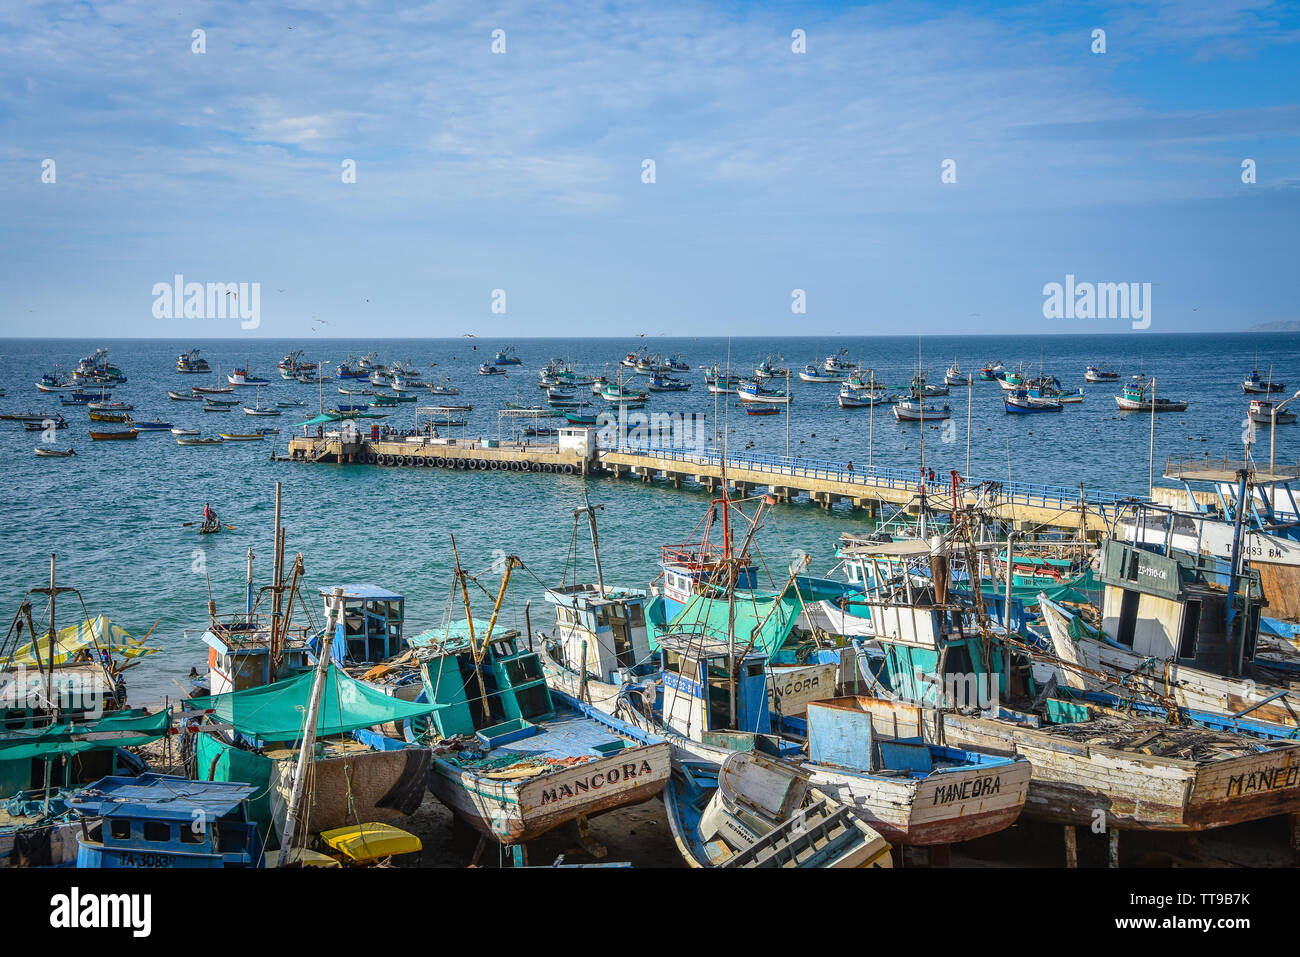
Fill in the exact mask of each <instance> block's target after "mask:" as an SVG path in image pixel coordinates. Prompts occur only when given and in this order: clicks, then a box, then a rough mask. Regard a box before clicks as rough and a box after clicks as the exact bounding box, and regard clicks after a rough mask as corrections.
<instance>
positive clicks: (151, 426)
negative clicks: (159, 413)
mask: <svg viewBox="0 0 1300 957" xmlns="http://www.w3.org/2000/svg"><path fill="white" fill-rule="evenodd" d="M131 427H132V428H133V429H135V430H136V431H137V432H166V431H167V430H168V429H170V428H171V427H172V424H171V423H170V422H138V421H137V422H132V423H131Z"/></svg>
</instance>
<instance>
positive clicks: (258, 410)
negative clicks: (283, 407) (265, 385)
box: [244, 388, 281, 415]
mask: <svg viewBox="0 0 1300 957" xmlns="http://www.w3.org/2000/svg"><path fill="white" fill-rule="evenodd" d="M280 414H281V413H280V410H279V409H277V408H276V407H275V406H273V405H262V390H261V389H260V388H259V389H258V390H257V400H256V401H255V402H254V403H253V405H251V406H247V405H246V406H244V415H280Z"/></svg>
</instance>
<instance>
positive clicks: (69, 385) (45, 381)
mask: <svg viewBox="0 0 1300 957" xmlns="http://www.w3.org/2000/svg"><path fill="white" fill-rule="evenodd" d="M80 388H81V386H80V385H79V384H77V383H76V382H74V381H73V380H72V379H69V378H62V377H60V376H59V371H58V368H57V367H56V368H55V370H54V371H53V372H47V373H45V374H44V375H43V376H41V379H40V381H39V382H37V383H36V389H37V391H38V392H73V391H75V390H77V389H80Z"/></svg>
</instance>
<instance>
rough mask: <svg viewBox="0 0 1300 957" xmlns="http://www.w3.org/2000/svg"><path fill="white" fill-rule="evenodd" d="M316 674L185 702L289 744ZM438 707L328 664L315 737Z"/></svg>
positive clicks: (299, 724) (300, 725) (249, 731)
mask: <svg viewBox="0 0 1300 957" xmlns="http://www.w3.org/2000/svg"><path fill="white" fill-rule="evenodd" d="M315 680H316V672H315V671H307V672H304V673H303V674H301V675H299V676H298V677H296V678H289V679H288V680H286V681H277V682H275V683H274V684H269V685H264V686H262V687H260V688H248V689H245V690H244V691H229V692H227V693H225V694H218V695H208V696H207V697H203V698H187V699H185V701H184V702H183V704H184V706H185V708H186V709H187V710H193V711H211V712H212V716H213V718H214V719H215V720H216V721H219V722H224V723H227V724H231V725H233V726H234V728H235V730H237V731H239V732H241V733H242V734H247V735H250V736H252V737H256V738H261V739H262V740H264V741H292V740H295V739H296V738H297V737H298V736H299V734H300V733H301V732H302V730H303V725H304V723H305V722H306V715H307V707H308V705H309V704H310V702H311V692H312V684H313V683H314V682H315ZM440 707H442V705H436V704H415V703H413V702H409V701H402V700H401V699H400V698H394V697H391V696H389V695H386V694H384V693H383V692H382V691H378V690H376V689H375V688H372V687H370V686H369V685H367V684H365V683H364V682H361V681H358V680H357V679H355V678H350V677H348V675H346V674H345V673H344V672H342V671H341V670H339V667H338V666H337V665H336V664H333V663H331V664H330V666H329V673H328V674H327V675H326V677H325V691H324V694H323V695H322V696H321V705H320V712H319V717H318V720H317V722H316V733H317V734H318V735H328V734H342V733H343V732H345V731H355V730H357V729H358V728H370V727H374V726H376V725H381V724H383V723H384V722H386V721H398V722H400V721H405V720H407V719H408V718H416V717H421V716H423V715H427V714H429V713H430V712H433V711H436V710H438V709H439V708H440Z"/></svg>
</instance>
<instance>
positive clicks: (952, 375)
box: [943, 358, 970, 386]
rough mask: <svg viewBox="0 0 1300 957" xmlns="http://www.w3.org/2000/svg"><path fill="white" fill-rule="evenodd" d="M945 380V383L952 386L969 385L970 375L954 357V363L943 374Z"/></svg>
mask: <svg viewBox="0 0 1300 957" xmlns="http://www.w3.org/2000/svg"><path fill="white" fill-rule="evenodd" d="M943 381H944V384H945V385H950V386H962V385H969V384H970V376H968V375H966V373H964V372H962V371H961V366H960V365H958V364H957V360H956V358H954V359H953V360H952V365H950V366H949V367H948V371H947V372H945V373H944V374H943Z"/></svg>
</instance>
